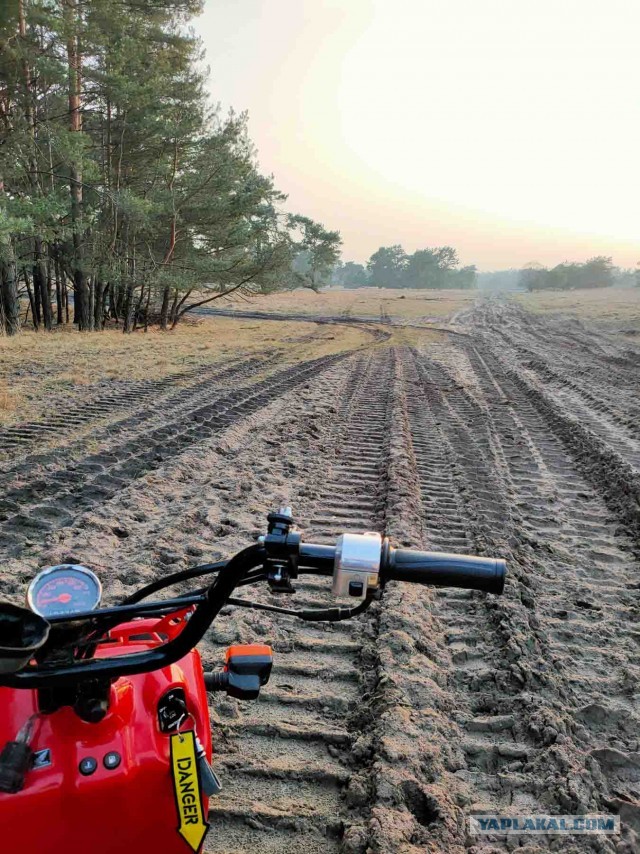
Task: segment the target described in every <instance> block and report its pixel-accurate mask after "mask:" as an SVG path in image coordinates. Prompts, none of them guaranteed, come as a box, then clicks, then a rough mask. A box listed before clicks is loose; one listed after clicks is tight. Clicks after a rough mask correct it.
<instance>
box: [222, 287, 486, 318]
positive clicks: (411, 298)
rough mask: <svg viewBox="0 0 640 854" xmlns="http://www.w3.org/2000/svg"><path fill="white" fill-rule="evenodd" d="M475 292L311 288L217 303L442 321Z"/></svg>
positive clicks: (267, 309)
mask: <svg viewBox="0 0 640 854" xmlns="http://www.w3.org/2000/svg"><path fill="white" fill-rule="evenodd" d="M475 298H476V293H475V291H418V290H393V289H389V288H356V289H354V290H327V291H322V293H319V294H317V293H314V291H311V290H309V289H306V288H305V289H299V290H296V291H286V292H280V293H275V294H269V295H268V296H259V297H253V298H252V299H251V300H250V301H247V300H243V299H235V300H234V299H230V300H228V301H225V302H223V301H222V300H220V301H219V303H217V307H220V308H223V307H224V308H236V309H245V310H246V309H253V310H255V311H273V312H295V313H301V314H318V315H329V316H341V317H349V316H357V317H371V318H373V319H375V320H378V319H380V318H381V317H384V316H388V317H391V318H394V319H397V320H424V321H425V322H426V321H429V320H442V319H444V318H446V317H448V316H449V315H451V314H452V313H453V312H456V311H458V310H460V309H462V308H466V307H468V306H469V305H470V304H471V303H472V302H473V301H474V300H475Z"/></svg>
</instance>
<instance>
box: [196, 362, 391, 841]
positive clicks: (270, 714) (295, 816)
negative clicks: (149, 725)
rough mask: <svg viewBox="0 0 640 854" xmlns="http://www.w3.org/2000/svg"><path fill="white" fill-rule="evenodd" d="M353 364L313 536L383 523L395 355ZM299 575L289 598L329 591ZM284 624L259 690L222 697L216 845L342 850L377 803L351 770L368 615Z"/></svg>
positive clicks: (320, 480)
mask: <svg viewBox="0 0 640 854" xmlns="http://www.w3.org/2000/svg"><path fill="white" fill-rule="evenodd" d="M352 364H353V367H352V374H351V377H350V379H349V381H348V385H347V389H346V390H345V394H344V397H343V400H342V402H341V404H340V405H339V407H338V412H337V415H336V424H335V429H334V433H333V438H332V441H331V442H329V443H328V445H329V450H328V452H327V455H326V456H325V457H324V458H322V459H320V460H318V462H317V464H316V465H315V466H314V469H315V470H313V469H312V471H311V472H310V474H309V477H308V479H307V487H306V493H307V495H308V497H307V499H306V500H303V501H302V502H301V503H300V509H301V513H300V514H299V516H298V521H299V525H300V528H301V530H302V531H303V535H304V538H305V539H306V540H307V541H316V542H329V543H334V542H335V540H336V537H337V536H338V535H339V534H340V533H342V532H343V531H344V530H351V531H354V530H355V531H358V530H359V531H361V532H362V531H366V530H378V531H380V532H383V531H384V527H385V507H386V468H387V440H386V436H387V433H388V420H389V417H390V382H389V378H390V373H391V367H392V358H391V354H390V351H384V352H383V351H376V352H375V353H369V354H367V355H363V356H361V357H358V358H355V357H352ZM295 586H296V589H297V591H298V593H297V594H296V595H295V596H294V597H293V599H292V600H287V601H291V603H292V606H296V607H312V606H318V607H326V604H327V601H331V600H330V598H329V597H328V596H327V594H328V592H329V587H330V581H329V580H325V579H317V580H316V579H314V580H301V581H299V582H297V583H296V584H295ZM279 624H280V628H281V630H282V632H283V634H284V637H282V636H281V637H280V638H279V639H277V640H276V641H275V642H274V651H275V653H276V656H277V665H276V669H275V670H274V674H273V676H272V679H271V681H270V683H269V685H267V687H266V688H265V689H263V692H262V695H261V698H260V700H259V701H257V702H256V703H255V704H251V705H249V706H246V707H243V709H242V711H241V712H238V710H237V708H235V706H233V705H232V706H229V707H227V706H226V705H224V704H223V706H222V713H223V715H224V712H225V709H226V710H227V714H228V717H227V718H226V719H225V730H226V735H227V738H226V739H224V740H222V741H221V742H220V744H219V745H218V746H217V761H218V763H220V764H221V767H222V768H224V769H226V771H227V773H226V777H227V779H228V783H229V786H228V792H227V791H223V793H222V794H221V795H220V796H219V797H218V798H216V799H214V801H212V803H211V809H210V820H211V822H212V832H211V834H210V837H209V838H208V840H207V842H206V843H205V850H206V851H207V852H210V854H213V852H225V854H232V852H233V854H236V852H246V851H250V850H258V851H260V852H265V854H272V852H273V854H275V852H279V854H280V852H282V854H288V852H291V854H293V852H296V854H297V852H298V851H299V850H300V849H301V848H303V849H304V850H305V851H306V852H308V854H312V852H331V851H338V850H340V849H341V845H342V843H341V839H342V837H343V834H344V831H345V826H348V825H351V824H352V823H353V822H354V821H355V822H358V821H359V811H360V810H361V808H363V807H364V806H365V805H366V803H367V802H368V797H369V794H368V791H367V789H366V780H363V779H362V777H360V776H358V774H357V773H354V771H355V767H354V766H358V765H359V764H361V759H362V751H363V743H362V741H361V739H360V736H361V732H360V731H359V718H358V714H357V712H358V704H359V702H360V701H361V700H362V693H363V690H365V688H366V686H367V683H368V668H372V664H371V662H367V661H366V660H363V658H362V655H363V644H364V642H366V641H367V638H366V637H364V638H363V632H364V631H365V630H366V627H367V626H368V623H367V622H364V623H363V622H361V621H356V620H354V621H351V622H345V623H338V624H333V625H323V624H305V623H300V622H294V621H292V620H291V618H282V619H280V620H279ZM218 709H220V707H219V706H218ZM245 709H246V711H245ZM236 715H240V717H238V718H236V717H235V716H236ZM215 828H218V829H219V831H220V832H219V833H218V834H217V835H216V834H215Z"/></svg>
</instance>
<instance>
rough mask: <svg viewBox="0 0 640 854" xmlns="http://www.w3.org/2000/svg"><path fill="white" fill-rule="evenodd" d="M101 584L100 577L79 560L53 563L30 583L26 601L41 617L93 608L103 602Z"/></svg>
mask: <svg viewBox="0 0 640 854" xmlns="http://www.w3.org/2000/svg"><path fill="white" fill-rule="evenodd" d="M101 597H102V585H101V584H100V581H99V579H98V577H97V576H96V575H95V574H94V573H93V572H91V570H90V569H87V568H86V566H80V565H79V564H76V563H62V564H59V565H58V566H50V567H49V568H48V569H43V570H42V572H40V573H38V575H36V577H35V578H34V579H33V581H32V582H31V584H30V585H29V589H28V591H27V603H28V605H29V607H30V608H31V610H32V611H34V612H35V613H36V614H40V616H41V617H63V616H65V615H66V614H70V615H71V614H77V613H79V612H81V611H93V610H94V608H97V607H98V605H99V604H100V599H101Z"/></svg>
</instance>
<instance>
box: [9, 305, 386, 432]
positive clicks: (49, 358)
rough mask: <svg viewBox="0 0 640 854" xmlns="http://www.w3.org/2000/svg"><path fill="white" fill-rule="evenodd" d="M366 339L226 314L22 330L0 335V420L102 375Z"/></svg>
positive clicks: (309, 354)
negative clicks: (162, 322) (129, 325)
mask: <svg viewBox="0 0 640 854" xmlns="http://www.w3.org/2000/svg"><path fill="white" fill-rule="evenodd" d="M370 342H371V336H370V335H369V334H367V333H366V332H364V331H362V330H359V329H356V328H353V327H350V326H342V325H336V326H317V325H310V324H308V323H295V322H282V321H273V322H270V321H260V322H259V321H255V320H231V319H227V318H204V319H198V320H197V321H195V322H189V323H184V324H181V325H180V326H178V327H177V328H176V329H175V330H174V331H173V332H169V333H161V332H158V331H150V332H148V333H144V332H136V333H134V334H132V335H123V334H122V332H119V331H116V330H107V331H104V332H100V333H95V334H81V333H79V332H77V331H75V330H74V329H73V328H69V329H66V330H58V331H55V332H53V333H50V334H46V333H35V332H30V331H25V332H23V333H21V334H20V335H18V336H16V337H14V338H6V337H0V424H10V423H15V422H19V421H24V420H27V419H33V418H38V417H40V416H42V415H43V414H44V413H45V412H46V410H47V409H48V407H50V406H51V405H53V404H56V403H59V402H60V401H63V400H65V399H70V398H72V397H73V398H77V399H79V400H81V399H83V397H87V398H89V397H91V396H92V394H94V393H95V391H96V389H97V388H98V387H99V386H101V385H102V386H108V384H109V383H118V382H122V381H132V380H142V379H159V378H161V377H165V376H168V375H172V374H179V373H184V372H186V371H190V370H192V369H194V368H198V367H199V366H202V367H205V366H208V365H212V364H216V365H222V364H224V363H225V362H227V361H231V360H233V359H236V358H239V357H241V356H247V355H252V354H263V353H266V352H269V351H270V352H274V351H276V352H277V353H278V354H279V359H278V364H280V365H282V364H285V363H292V362H297V361H300V360H303V359H311V358H316V357H318V356H324V355H328V354H330V353H337V352H341V351H343V350H351V349H354V348H356V347H360V346H363V345H365V344H369V343H370Z"/></svg>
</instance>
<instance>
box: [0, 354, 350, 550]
mask: <svg viewBox="0 0 640 854" xmlns="http://www.w3.org/2000/svg"><path fill="white" fill-rule="evenodd" d="M342 358H344V355H337V356H325V357H322V358H319V359H312V360H309V361H306V362H301V363H299V364H296V365H294V366H291V367H287V368H284V369H283V370H281V371H278V372H276V373H272V374H270V375H269V376H268V377H267V378H265V379H261V380H259V381H258V382H254V383H253V384H251V385H248V386H247V385H242V386H237V387H236V388H235V389H234V390H232V391H227V393H226V394H225V393H223V394H220V391H219V390H217V392H216V394H215V395H214V396H212V397H211V398H209V397H208V396H206V397H205V401H206V402H205V403H202V400H201V398H200V397H196V400H195V405H193V401H191V403H190V405H189V408H188V409H186V410H185V411H184V412H183V413H181V415H180V417H179V418H176V417H175V416H174V417H173V419H172V420H167V421H165V423H163V424H161V426H158V427H155V428H151V429H149V428H150V427H151V425H147V430H146V431H145V430H144V429H142V430H141V429H134V430H133V431H132V433H131V434H130V433H129V432H128V431H126V432H125V434H124V436H123V437H122V441H120V442H116V443H115V444H114V445H112V446H110V447H109V448H108V449H107V450H106V452H105V451H99V452H96V453H91V454H88V455H86V456H84V457H83V458H82V459H81V460H79V461H77V460H74V461H70V462H67V463H66V465H63V466H62V467H61V468H59V469H57V470H55V471H53V472H47V475H46V477H43V478H41V479H40V480H37V481H34V480H33V479H30V480H28V482H24V481H25V480H26V478H27V474H25V476H24V478H22V481H23V482H20V481H21V478H19V477H18V478H16V480H17V481H18V482H17V483H16V484H15V485H14V486H13V487H8V488H7V489H5V491H4V493H3V495H2V498H1V499H0V522H2V523H4V524H2V529H0V545H1V546H8V547H9V548H11V547H16V546H18V547H19V546H20V544H21V543H22V542H24V540H25V538H28V537H33V536H42V534H43V533H44V532H46V531H48V530H51V529H52V528H59V527H62V526H64V525H67V524H69V523H70V522H71V521H72V519H73V518H74V516H75V515H76V514H77V513H79V512H80V511H82V510H85V509H87V508H88V507H91V506H93V505H95V504H96V503H101V502H103V501H106V500H108V499H109V498H111V497H112V496H113V495H115V494H116V493H117V492H119V491H120V490H122V489H124V488H125V487H126V486H127V485H128V484H129V483H130V482H131V481H132V480H134V479H136V478H139V477H141V476H143V475H144V474H146V473H147V472H148V471H151V470H152V469H154V468H157V467H158V466H159V465H161V464H162V463H163V461H164V459H165V458H166V457H167V455H171V456H175V455H176V454H179V453H180V452H181V451H183V450H184V449H185V448H187V447H189V446H190V445H192V444H193V443H195V442H198V441H200V440H201V439H202V438H206V437H208V436H211V435H213V434H214V433H216V432H217V431H219V430H222V429H224V428H225V427H227V426H229V425H230V424H232V423H233V422H235V421H237V420H239V419H241V418H242V417H243V416H246V415H248V414H250V413H253V412H255V411H257V410H258V409H260V408H261V407H263V406H266V405H267V404H269V403H270V402H271V401H273V400H274V399H275V398H276V397H278V396H280V395H282V394H285V393H286V392H288V391H290V390H291V389H293V388H295V387H296V386H297V385H299V384H300V383H303V382H305V381H306V380H308V379H309V378H311V377H313V376H314V375H316V374H317V373H318V372H319V371H323V370H325V369H327V368H329V367H330V366H331V365H333V364H335V363H336V362H338V361H340V360H341V359H342ZM198 404H199V405H198ZM26 465H27V467H28V465H29V460H28V459H27V461H26Z"/></svg>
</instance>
